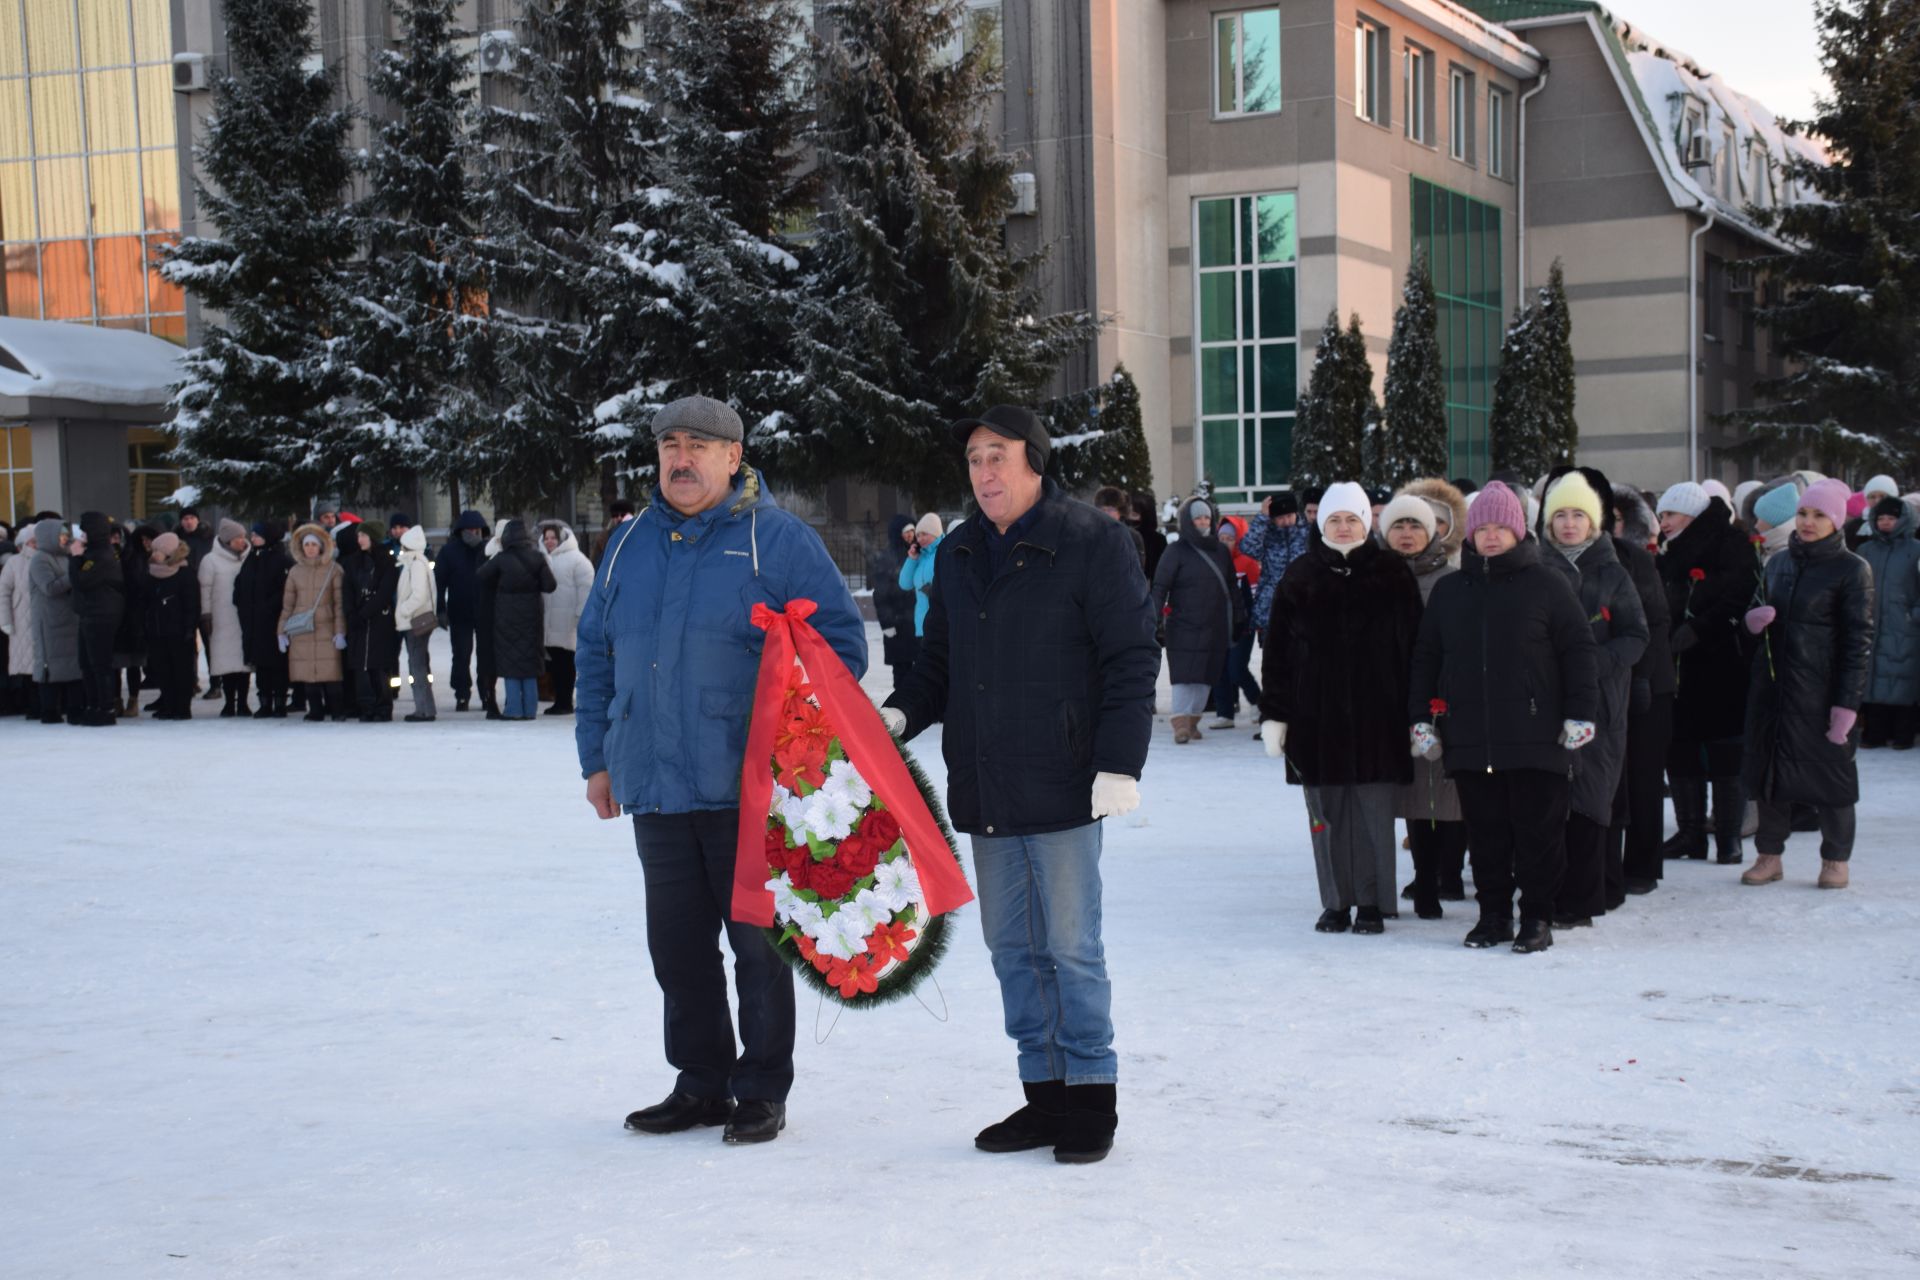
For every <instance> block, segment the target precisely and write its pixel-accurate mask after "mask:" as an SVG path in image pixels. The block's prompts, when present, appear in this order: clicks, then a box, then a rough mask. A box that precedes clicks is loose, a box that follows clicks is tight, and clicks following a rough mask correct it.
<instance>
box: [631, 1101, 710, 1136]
mask: <svg viewBox="0 0 1920 1280" xmlns="http://www.w3.org/2000/svg"><path fill="white" fill-rule="evenodd" d="M732 1115H733V1099H732V1098H696V1097H694V1096H693V1095H692V1094H690V1093H680V1092H678V1091H675V1092H673V1093H670V1094H668V1095H667V1096H666V1098H665V1100H664V1101H661V1102H657V1103H655V1104H654V1105H653V1106H651V1107H643V1108H642V1109H640V1110H639V1111H636V1112H634V1113H633V1114H632V1115H630V1116H628V1117H627V1128H629V1129H634V1130H637V1131H639V1132H641V1133H679V1132H681V1131H682V1130H686V1129H692V1128H695V1127H697V1126H699V1125H716V1124H726V1123H727V1121H728V1120H729V1119H730V1118H731V1117H732Z"/></svg>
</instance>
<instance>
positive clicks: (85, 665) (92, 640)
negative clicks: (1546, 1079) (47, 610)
mask: <svg viewBox="0 0 1920 1280" xmlns="http://www.w3.org/2000/svg"><path fill="white" fill-rule="evenodd" d="M80 532H81V534H82V535H83V537H84V538H85V545H84V549H82V548H75V549H74V551H73V554H72V556H71V558H70V559H69V560H68V561H67V573H68V575H69V579H70V581H71V582H72V583H73V611H74V614H75V615H76V616H77V617H78V618H79V620H80V697H81V704H80V710H79V711H78V712H77V713H75V714H70V715H69V716H68V717H67V722H68V723H69V724H80V725H109V724H112V723H113V722H114V714H113V705H114V686H115V685H116V684H117V683H119V680H118V677H117V676H116V675H115V674H114V669H113V638H114V636H115V634H117V633H118V632H119V630H120V619H121V615H122V614H123V613H124V612H125V611H126V605H127V599H126V583H125V580H124V578H123V575H122V570H121V565H120V555H119V552H118V551H117V550H116V549H115V548H114V545H113V528H112V522H111V521H109V520H108V519H107V518H106V516H104V515H102V514H101V513H100V512H98V511H88V512H85V513H84V514H82V515H81V517H80Z"/></svg>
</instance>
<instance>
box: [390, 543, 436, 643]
mask: <svg viewBox="0 0 1920 1280" xmlns="http://www.w3.org/2000/svg"><path fill="white" fill-rule="evenodd" d="M434 599H435V596H434V590H433V561H431V560H429V559H427V533H426V530H424V529H422V528H421V527H420V526H419V525H417V524H416V525H414V526H412V527H411V528H409V529H408V530H407V531H406V532H405V533H403V534H401V535H400V582H399V584H398V585H397V586H396V587H395V588H394V593H393V629H394V630H395V631H411V630H413V619H414V615H416V614H421V613H432V612H433V610H434Z"/></svg>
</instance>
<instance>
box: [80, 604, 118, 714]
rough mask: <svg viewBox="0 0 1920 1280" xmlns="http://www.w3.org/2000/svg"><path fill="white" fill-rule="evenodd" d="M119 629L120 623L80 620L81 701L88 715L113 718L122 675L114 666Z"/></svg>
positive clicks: (114, 621)
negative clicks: (114, 651)
mask: <svg viewBox="0 0 1920 1280" xmlns="http://www.w3.org/2000/svg"><path fill="white" fill-rule="evenodd" d="M119 629H120V623H119V622H118V621H117V620H111V619H99V620H94V619H87V618H82V619H81V620H80V700H81V708H82V709H83V710H84V711H85V712H86V713H87V714H88V715H94V716H107V717H109V718H111V717H112V715H113V704H114V695H115V694H116V693H117V692H118V691H119V688H120V673H119V671H117V670H116V669H115V668H114V665H113V633H114V632H115V631H118V630H119Z"/></svg>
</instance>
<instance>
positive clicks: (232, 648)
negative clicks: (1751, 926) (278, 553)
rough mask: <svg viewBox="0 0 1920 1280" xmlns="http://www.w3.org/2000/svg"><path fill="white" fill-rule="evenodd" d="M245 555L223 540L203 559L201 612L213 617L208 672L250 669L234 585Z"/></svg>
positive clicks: (208, 648) (221, 672) (225, 672)
mask: <svg viewBox="0 0 1920 1280" xmlns="http://www.w3.org/2000/svg"><path fill="white" fill-rule="evenodd" d="M246 559H247V557H246V555H245V554H244V553H243V554H240V555H235V554H234V553H233V552H232V551H230V550H228V549H227V548H226V547H225V546H224V545H222V544H221V543H218V542H216V543H214V546H213V550H211V551H209V552H207V554H206V555H204V556H202V557H201V559H200V613H201V616H202V617H207V618H211V619H212V620H213V631H212V635H211V638H210V640H209V642H208V644H207V673H208V674H209V675H216V676H224V675H232V674H235V673H237V672H241V671H246V670H249V668H248V666H247V659H246V656H245V652H244V646H243V645H242V644H241V641H240V609H239V607H238V606H237V605H235V604H234V603H233V584H234V582H235V581H236V580H237V579H238V578H239V577H240V566H241V565H242V564H244V563H246Z"/></svg>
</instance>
